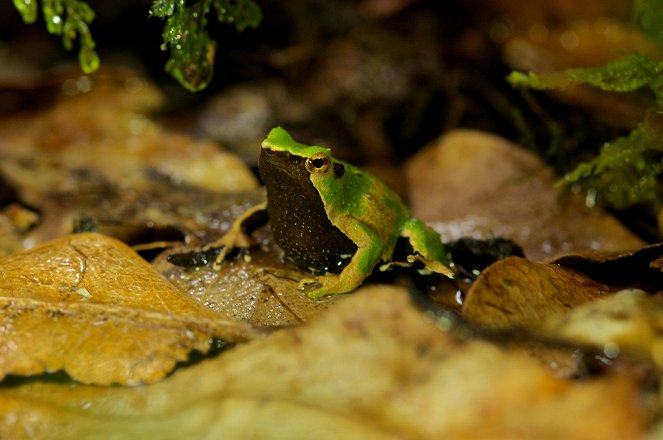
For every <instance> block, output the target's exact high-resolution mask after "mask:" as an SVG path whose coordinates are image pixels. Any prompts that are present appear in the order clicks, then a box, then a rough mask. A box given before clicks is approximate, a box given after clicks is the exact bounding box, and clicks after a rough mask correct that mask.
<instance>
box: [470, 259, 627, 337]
mask: <svg viewBox="0 0 663 440" xmlns="http://www.w3.org/2000/svg"><path fill="white" fill-rule="evenodd" d="M614 290H616V289H614V288H611V287H610V286H608V285H606V284H603V283H600V282H597V281H594V280H592V279H591V278H589V277H588V276H587V275H584V274H582V273H579V272H576V271H574V270H570V269H565V268H562V267H559V266H557V265H554V264H544V263H535V262H531V261H528V260H526V259H524V258H519V257H509V258H506V259H504V260H501V261H498V262H497V263H495V264H493V265H492V266H489V267H488V268H487V269H486V270H484V271H483V272H482V273H481V275H479V278H477V280H476V281H475V282H474V284H473V285H472V286H471V287H470V289H469V290H468V292H467V297H466V298H465V302H464V304H463V316H464V317H465V318H466V319H467V320H468V321H470V322H471V323H473V324H475V325H479V326H481V327H485V328H489V329H505V328H512V327H522V326H527V325H529V324H532V323H536V322H538V321H540V320H542V319H544V318H546V317H547V316H551V315H553V314H556V313H561V312H565V311H568V310H570V309H572V308H573V307H576V306H578V305H580V304H583V303H585V302H588V301H591V300H594V299H597V298H601V297H603V296H605V295H607V294H608V293H610V292H611V291H614Z"/></svg>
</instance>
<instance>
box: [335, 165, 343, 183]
mask: <svg viewBox="0 0 663 440" xmlns="http://www.w3.org/2000/svg"><path fill="white" fill-rule="evenodd" d="M344 174H345V167H344V166H343V164H342V163H338V162H336V163H334V177H335V178H337V179H340V178H341V177H343V175H344Z"/></svg>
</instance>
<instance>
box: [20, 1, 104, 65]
mask: <svg viewBox="0 0 663 440" xmlns="http://www.w3.org/2000/svg"><path fill="white" fill-rule="evenodd" d="M14 6H15V7H16V10H17V11H18V12H19V13H20V14H21V18H23V21H24V22H25V23H34V22H36V21H37V13H38V4H37V1H36V0H14ZM41 12H42V15H43V16H44V21H45V22H46V29H47V30H48V32H50V33H51V34H54V35H59V36H61V37H62V45H63V46H64V47H65V49H67V50H71V49H72V48H73V47H74V41H76V40H77V39H78V42H79V46H80V48H79V51H78V60H79V63H80V65H81V69H83V71H84V72H85V73H91V72H94V71H95V70H97V69H98V68H99V56H98V55H97V52H96V51H95V49H94V47H95V42H94V39H93V38H92V35H91V34H90V23H92V21H93V20H94V11H93V10H92V8H90V6H89V5H88V4H87V3H86V2H84V1H80V0H42V1H41Z"/></svg>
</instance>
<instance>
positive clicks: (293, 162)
mask: <svg viewBox="0 0 663 440" xmlns="http://www.w3.org/2000/svg"><path fill="white" fill-rule="evenodd" d="M259 168H260V176H261V177H262V179H263V181H264V182H265V186H266V188H267V211H268V213H269V221H270V224H271V227H272V233H273V234H274V241H275V242H276V244H278V245H279V247H280V248H281V249H283V251H284V252H285V254H286V257H287V258H288V259H290V260H292V261H293V262H294V263H295V264H297V265H298V266H299V267H301V268H302V269H308V270H313V271H314V272H333V273H339V272H341V270H342V269H343V268H344V267H345V265H346V264H347V263H348V261H349V258H348V257H349V256H352V255H354V253H355V252H356V251H357V246H356V245H355V244H354V243H353V242H352V241H351V240H350V239H349V238H348V237H347V236H346V235H345V234H343V232H341V231H340V229H338V228H337V227H336V226H334V225H332V223H331V222H330V221H329V218H328V217H327V213H326V212H325V208H324V205H323V203H322V199H321V198H320V194H318V191H317V190H316V189H315V187H314V186H313V183H311V181H310V180H309V172H308V171H307V170H306V158H304V157H299V156H295V155H292V154H290V153H288V152H281V151H273V150H269V149H265V148H263V149H262V151H261V153H260V160H259Z"/></svg>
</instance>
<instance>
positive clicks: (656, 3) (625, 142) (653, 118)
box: [507, 0, 663, 208]
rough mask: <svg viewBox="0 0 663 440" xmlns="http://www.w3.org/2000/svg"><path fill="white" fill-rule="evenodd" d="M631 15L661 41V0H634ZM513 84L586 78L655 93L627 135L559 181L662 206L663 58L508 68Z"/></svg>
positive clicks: (621, 201) (622, 201)
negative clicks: (541, 69) (557, 68)
mask: <svg viewBox="0 0 663 440" xmlns="http://www.w3.org/2000/svg"><path fill="white" fill-rule="evenodd" d="M634 20H635V22H636V23H637V24H639V25H640V26H641V27H642V29H643V31H644V32H645V33H646V34H647V35H648V36H649V37H650V38H652V39H653V40H654V41H656V42H658V43H659V44H661V45H662V46H663V0H636V2H635V13H634ZM507 80H508V81H509V82H510V83H511V84H512V85H513V86H514V87H523V88H532V89H538V90H544V89H559V88H564V87H567V86H570V85H577V84H590V85H592V86H594V87H597V88H599V89H601V90H606V91H612V92H639V93H643V92H647V93H649V94H650V95H651V97H652V98H653V99H652V100H651V102H652V108H651V109H650V110H649V111H648V112H647V116H646V118H645V120H644V121H643V122H642V123H640V124H639V125H638V126H637V127H636V128H635V129H634V130H632V131H631V133H629V134H628V135H627V136H624V137H620V138H617V139H614V140H612V141H610V142H607V143H606V144H605V145H603V147H602V148H601V151H600V152H599V154H598V155H597V156H596V157H594V158H593V159H592V160H590V161H588V162H584V163H581V164H580V165H578V166H577V167H576V169H574V170H573V171H571V172H570V173H568V174H567V175H566V176H564V177H563V178H562V179H561V180H560V182H558V183H559V184H564V185H580V186H581V187H583V188H584V189H586V190H588V191H589V192H590V193H591V194H595V195H596V199H598V201H601V202H605V203H607V204H609V205H611V206H614V207H617V208H624V207H628V206H632V205H635V204H642V203H644V204H649V205H650V206H653V207H656V208H660V207H661V206H663V182H661V180H663V61H655V60H652V59H650V58H647V57H646V56H643V55H639V54H632V55H627V56H624V57H623V58H621V59H618V60H616V61H614V62H611V63H608V64H607V65H605V66H600V67H595V68H578V69H567V70H564V71H562V72H554V73H544V74H535V73H531V72H530V73H527V74H525V73H522V72H512V73H511V74H510V75H509V76H508V77H507Z"/></svg>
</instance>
